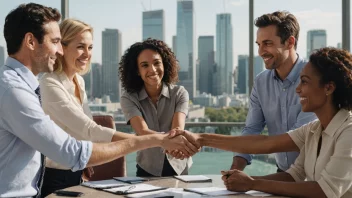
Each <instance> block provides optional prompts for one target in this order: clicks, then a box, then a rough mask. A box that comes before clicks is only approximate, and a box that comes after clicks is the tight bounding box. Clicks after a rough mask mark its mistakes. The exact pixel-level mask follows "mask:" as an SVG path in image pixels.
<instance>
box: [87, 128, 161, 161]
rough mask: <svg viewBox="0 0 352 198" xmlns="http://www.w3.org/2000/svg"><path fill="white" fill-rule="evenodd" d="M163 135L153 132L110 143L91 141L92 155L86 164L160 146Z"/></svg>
mask: <svg viewBox="0 0 352 198" xmlns="http://www.w3.org/2000/svg"><path fill="white" fill-rule="evenodd" d="M164 136H165V135H161V134H155V135H148V136H141V137H135V138H129V139H125V140H121V141H117V142H111V143H93V151H92V155H91V157H90V159H89V161H88V164H87V166H96V165H100V164H104V163H107V162H110V161H112V160H115V159H117V158H120V157H122V156H125V155H127V154H129V153H132V152H136V151H138V150H143V149H146V148H152V147H158V146H161V144H162V141H163V137H164Z"/></svg>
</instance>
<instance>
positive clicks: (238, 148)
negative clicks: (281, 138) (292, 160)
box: [200, 134, 271, 154]
mask: <svg viewBox="0 0 352 198" xmlns="http://www.w3.org/2000/svg"><path fill="white" fill-rule="evenodd" d="M267 137H268V136H264V135H251V136H227V135H219V134H200V143H201V146H209V147H214V148H219V149H223V150H227V151H232V152H239V153H250V154H258V153H271V150H270V147H269V148H268V147H264V146H263V145H265V140H266V139H267Z"/></svg>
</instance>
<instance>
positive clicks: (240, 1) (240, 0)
mask: <svg viewBox="0 0 352 198" xmlns="http://www.w3.org/2000/svg"><path fill="white" fill-rule="evenodd" d="M230 4H231V5H232V6H235V7H238V6H242V5H244V4H245V0H234V1H231V2H230Z"/></svg>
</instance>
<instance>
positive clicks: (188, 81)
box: [175, 0, 196, 99]
mask: <svg viewBox="0 0 352 198" xmlns="http://www.w3.org/2000/svg"><path fill="white" fill-rule="evenodd" d="M176 46H177V47H176V51H175V52H176V56H177V59H178V61H179V64H180V68H181V70H180V72H179V79H180V82H179V85H183V86H185V88H186V90H187V91H188V93H189V96H190V98H191V99H192V98H193V97H194V96H195V94H196V71H195V70H196V68H195V62H196V61H195V60H196V59H195V56H194V53H195V26H194V12H193V1H192V0H178V1H177V35H176Z"/></svg>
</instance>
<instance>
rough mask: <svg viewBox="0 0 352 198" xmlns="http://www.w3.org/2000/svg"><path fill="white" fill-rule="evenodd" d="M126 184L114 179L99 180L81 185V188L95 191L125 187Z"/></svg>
mask: <svg viewBox="0 0 352 198" xmlns="http://www.w3.org/2000/svg"><path fill="white" fill-rule="evenodd" d="M126 185H127V184H126V183H123V182H120V181H116V180H114V179H108V180H101V181H88V182H84V183H82V186H86V187H90V188H95V189H105V188H114V187H119V186H126Z"/></svg>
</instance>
